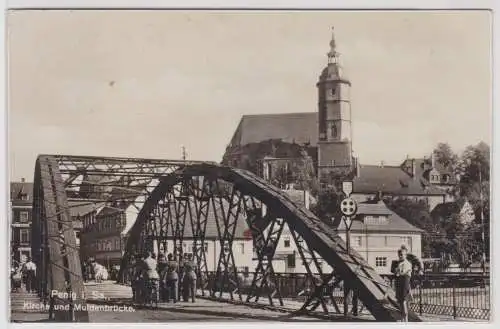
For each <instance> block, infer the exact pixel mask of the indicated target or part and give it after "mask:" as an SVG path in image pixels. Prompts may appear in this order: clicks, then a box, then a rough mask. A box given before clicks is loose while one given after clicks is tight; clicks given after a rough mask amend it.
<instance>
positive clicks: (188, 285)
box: [183, 254, 196, 303]
mask: <svg viewBox="0 0 500 329" xmlns="http://www.w3.org/2000/svg"><path fill="white" fill-rule="evenodd" d="M183 278H184V279H183V285H184V287H183V293H184V294H183V299H184V301H185V302H187V301H189V297H191V302H193V303H194V302H195V301H196V271H195V264H194V262H193V260H192V255H191V254H188V255H187V259H186V261H185V262H184V275H183Z"/></svg>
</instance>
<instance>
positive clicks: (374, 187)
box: [353, 165, 445, 195]
mask: <svg viewBox="0 0 500 329" xmlns="http://www.w3.org/2000/svg"><path fill="white" fill-rule="evenodd" d="M358 169H359V173H358V175H357V176H356V177H355V178H354V180H353V193H376V192H382V193H384V194H397V195H444V194H445V192H443V191H441V190H440V189H438V188H436V187H433V186H426V185H425V184H424V183H423V182H422V181H421V180H420V179H413V178H412V177H410V176H409V175H408V174H407V173H406V172H404V171H403V170H402V169H401V168H400V167H397V166H376V165H360V166H359V168H358Z"/></svg>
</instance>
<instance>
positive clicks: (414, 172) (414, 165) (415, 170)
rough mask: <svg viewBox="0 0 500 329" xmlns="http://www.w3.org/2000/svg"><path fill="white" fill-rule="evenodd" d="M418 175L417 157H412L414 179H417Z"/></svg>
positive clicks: (412, 175)
mask: <svg viewBox="0 0 500 329" xmlns="http://www.w3.org/2000/svg"><path fill="white" fill-rule="evenodd" d="M416 176H417V164H416V161H415V159H411V177H413V179H416V178H417V177H416Z"/></svg>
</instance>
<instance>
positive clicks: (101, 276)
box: [82, 257, 109, 283]
mask: <svg viewBox="0 0 500 329" xmlns="http://www.w3.org/2000/svg"><path fill="white" fill-rule="evenodd" d="M82 273H83V280H84V281H85V282H87V281H89V280H95V282H97V283H99V282H102V281H106V280H108V279H109V271H108V269H107V268H106V267H105V266H104V265H102V264H99V263H98V262H97V261H96V260H95V259H94V258H93V257H90V258H89V259H87V260H86V261H85V262H84V263H83V265H82Z"/></svg>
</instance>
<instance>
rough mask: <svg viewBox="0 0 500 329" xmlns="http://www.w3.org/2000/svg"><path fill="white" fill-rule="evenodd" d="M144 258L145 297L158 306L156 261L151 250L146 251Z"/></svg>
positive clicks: (158, 277) (158, 278)
mask: <svg viewBox="0 0 500 329" xmlns="http://www.w3.org/2000/svg"><path fill="white" fill-rule="evenodd" d="M146 255H147V256H146V258H145V259H144V265H145V267H146V268H145V270H146V286H147V288H148V289H147V299H148V302H150V303H151V304H155V306H158V291H159V280H160V276H159V275H158V271H157V270H156V268H157V262H156V259H154V254H153V253H152V252H150V251H149V252H147V253H146Z"/></svg>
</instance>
